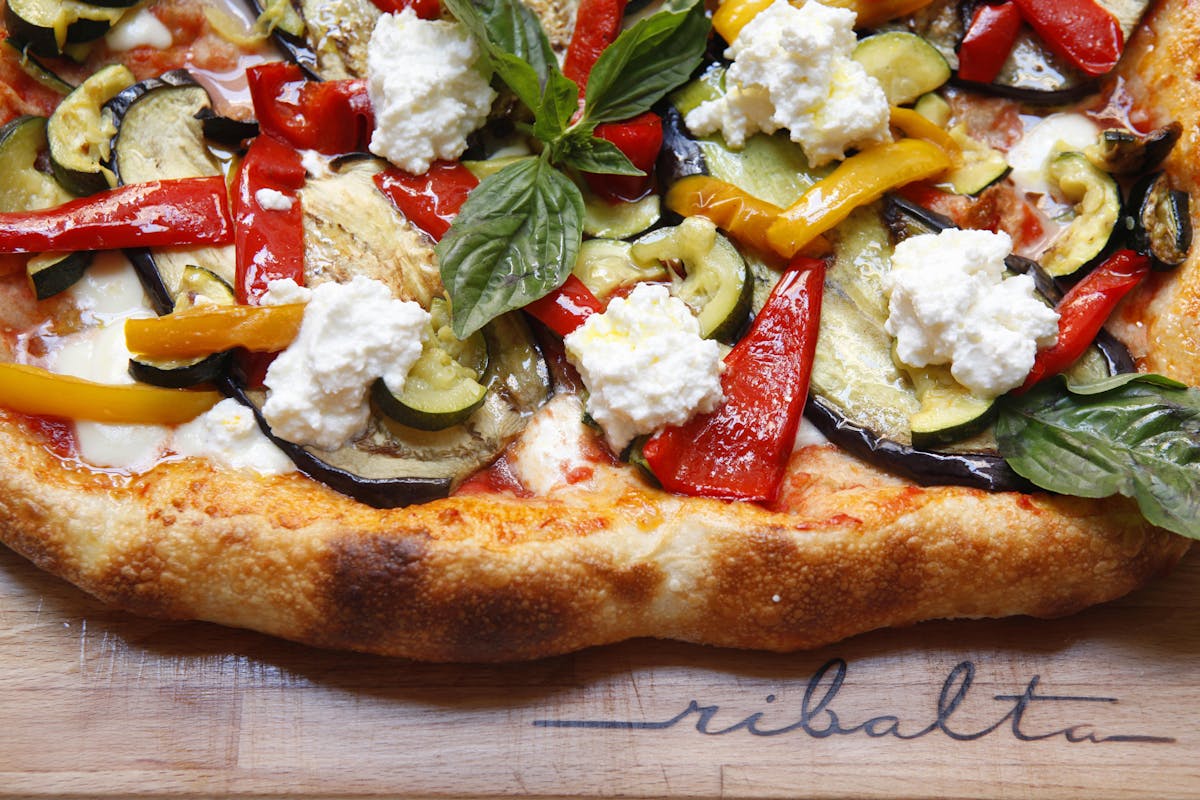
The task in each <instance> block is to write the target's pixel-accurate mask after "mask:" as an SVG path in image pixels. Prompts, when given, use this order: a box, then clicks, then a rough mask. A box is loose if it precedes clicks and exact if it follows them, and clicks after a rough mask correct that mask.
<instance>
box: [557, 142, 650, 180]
mask: <svg viewBox="0 0 1200 800" xmlns="http://www.w3.org/2000/svg"><path fill="white" fill-rule="evenodd" d="M560 158H561V159H562V161H563V162H564V163H566V164H569V165H570V166H572V167H574V168H575V169H577V170H580V171H581V172H596V173H600V174H602V175H645V174H646V173H645V172H643V171H642V170H640V169H638V168H637V167H635V166H634V165H633V162H632V161H630V160H629V157H628V156H626V155H625V154H624V153H622V152H621V149H620V148H619V147H617V146H616V145H615V144H613V143H612V142H610V141H608V140H607V139H601V138H600V137H598V136H589V137H587V138H586V139H584V138H582V137H581V138H579V139H578V140H570V141H569V143H568V146H567V147H566V148H565V150H564V151H563V153H562V155H561V156H560Z"/></svg>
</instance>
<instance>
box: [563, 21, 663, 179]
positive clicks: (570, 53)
mask: <svg viewBox="0 0 1200 800" xmlns="http://www.w3.org/2000/svg"><path fill="white" fill-rule="evenodd" d="M626 2H627V0H582V2H581V3H580V4H579V10H578V11H577V12H576V14H575V32H574V33H573V34H572V36H571V43H570V44H569V45H568V46H567V55H566V57H565V58H564V59H563V74H564V75H566V76H567V77H568V78H570V79H571V80H573V81H575V83H576V85H577V86H579V102H580V103H582V102H583V96H584V94H585V92H586V90H587V82H588V77H589V76H591V74H592V67H594V66H595V65H596V60H597V59H598V58H600V54H601V53H603V52H604V50H605V48H607V47H608V46H609V45H610V44H612V43H613V42H614V41H616V39H617V37H618V36H619V35H620V34H621V21H622V20H623V19H624V17H625V4H626ZM593 133H594V134H595V135H596V136H597V137H599V138H601V139H605V140H607V141H610V142H612V143H613V144H615V145H616V146H617V147H618V149H620V151H621V152H622V153H624V154H625V156H626V157H627V158H628V159H629V160H630V161H631V162H633V165H634V166H635V167H637V168H638V169H640V170H641V171H642V172H644V173H646V174H645V175H600V174H595V173H585V174H584V178H585V180H587V183H588V186H589V187H590V188H591V190H592V191H593V192H595V193H596V194H597V195H599V196H600V197H603V198H605V199H606V200H610V201H613V202H620V201H633V200H640V199H641V198H643V197H645V196H646V193H647V192H649V191H650V187H651V185H652V184H653V179H652V177H651V173H652V172H653V171H654V162H655V161H657V160H658V151H659V150H660V149H662V119H661V118H660V117H659V116H658V115H657V114H655V113H654V112H652V111H647V112H646V113H644V114H641V115H639V116H636V117H634V118H633V119H629V120H622V121H621V122H607V123H604V124H601V125H597V126H596V130H595V131H594V132H593Z"/></svg>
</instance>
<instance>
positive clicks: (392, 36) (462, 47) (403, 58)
mask: <svg viewBox="0 0 1200 800" xmlns="http://www.w3.org/2000/svg"><path fill="white" fill-rule="evenodd" d="M488 79H489V76H488V75H487V74H485V72H484V71H483V70H482V69H481V68H480V65H479V48H478V47H477V46H476V44H475V41H474V39H472V38H471V35H470V34H469V33H468V32H467V30H466V28H464V27H463V26H461V25H459V24H458V23H457V22H451V21H447V20H423V19H419V18H418V17H417V15H416V14H415V13H413V11H412V10H411V9H405V10H404V11H402V12H400V13H399V14H384V15H383V16H382V17H380V18H379V21H378V22H377V23H376V24H375V30H374V32H373V33H372V34H371V40H370V44H369V45H368V47H367V91H368V94H369V95H370V97H371V105H372V107H373V108H374V109H375V132H374V134H373V135H372V136H371V145H370V148H371V152H372V153H374V154H375V155H377V156H382V157H383V158H386V159H387V160H388V161H391V162H392V163H393V164H395V165H396V166H398V167H400V168H401V169H403V170H405V171H407V172H411V173H413V174H414V175H419V174H421V173H423V172H425V171H426V170H428V169H429V165H430V164H431V163H432V162H433V161H434V160H435V159H446V160H453V159H456V158H458V157H459V156H460V155H462V152H463V151H464V150H465V149H466V147H467V135H468V134H469V133H471V132H472V131H474V130H475V129H476V128H479V127H480V126H481V125H483V123H484V122H485V121H486V120H487V114H488V110H489V109H490V108H491V106H492V101H493V100H495V99H496V92H495V91H493V90H492V87H491V86H490V84H489V83H488Z"/></svg>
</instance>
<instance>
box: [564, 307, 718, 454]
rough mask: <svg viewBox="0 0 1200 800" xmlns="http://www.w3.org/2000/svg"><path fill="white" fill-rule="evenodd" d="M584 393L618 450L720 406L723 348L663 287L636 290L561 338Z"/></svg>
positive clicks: (611, 442) (590, 410) (590, 408)
mask: <svg viewBox="0 0 1200 800" xmlns="http://www.w3.org/2000/svg"><path fill="white" fill-rule="evenodd" d="M563 344H564V345H565V346H566V351H567V357H568V358H569V359H570V360H571V363H572V364H574V365H575V367H576V369H578V370H579V374H580V376H581V377H582V378H583V383H584V386H585V387H587V390H588V399H587V410H588V413H589V414H591V415H592V418H593V419H594V420H596V422H598V423H599V424H600V427H602V428H603V429H604V433H605V435H606V437H607V439H608V443H609V444H610V445H612V447H613V448H614V449H616V450H620V449H622V448H624V447H625V445H627V444H629V442H630V441H631V440H632V439H633V437H635V436H638V435H640V434H643V433H651V432H653V431H655V430H657V429H659V428H661V427H662V426H664V425H682V424H683V423H684V422H687V420H688V419H689V418H691V416H692V415H693V414H697V413H707V412H709V411H712V410H713V409H715V408H716V407H717V406H718V405H720V404H721V402H722V401H723V400H724V395H723V394H722V392H721V372H722V370H723V368H724V364H723V363H722V361H721V349H720V346H719V345H718V344H717V343H716V342H715V341H713V340H711V339H704V338H703V337H701V336H700V323H699V321H697V319H696V317H695V316H694V315H693V314H692V312H691V309H689V308H688V307H687V304H686V303H684V302H683V301H682V300H680V299H679V298H677V297H674V296H672V295H671V293H670V292H669V291H668V290H667V288H666V287H665V286H661V285H652V284H645V283H643V284H639V285H638V286H637V287H635V288H634V290H633V291H632V292H631V293H630V294H629V297H628V298H621V297H617V298H614V299H613V300H612V301H611V302H610V303H609V304H608V309H607V310H606V311H605V312H604V313H603V314H593V315H592V316H590V317H588V319H587V321H585V322H584V323H583V324H582V325H580V326H579V328H578V329H577V330H575V331H573V332H572V333H570V334H568V335H567V336H566V338H564V339H563Z"/></svg>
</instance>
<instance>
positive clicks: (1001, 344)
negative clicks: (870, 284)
mask: <svg viewBox="0 0 1200 800" xmlns="http://www.w3.org/2000/svg"><path fill="white" fill-rule="evenodd" d="M1011 252H1012V240H1011V239H1010V238H1009V236H1008V234H1006V233H992V232H990V231H977V230H958V229H950V230H945V231H942V232H941V233H938V234H924V235H921V236H913V237H912V238H909V239H905V240H904V241H903V242H901V243H900V244H898V245H896V251H895V253H894V254H893V256H892V270H891V272H890V273H889V274H888V276H887V279H886V284H887V286H888V289H889V291H890V295H889V301H888V310H889V314H888V319H887V322H886V324H885V325H884V327H885V329H886V330H887V332H888V333H890V334H891V335H892V336H895V337H896V354H897V357H898V358H899V359H900V360H901V361H902V362H904V363H905V364H908V365H909V366H912V367H924V366H928V365H930V364H950V372H951V374H952V375H954V378H955V380H957V381H958V382H959V383H961V384H962V385H964V386H966V387H967V388H969V389H971V390H972V391H973V392H976V393H977V394H981V395H986V396H989V397H995V396H998V395H1000V394H1003V393H1004V392H1007V391H1009V390H1010V389H1014V388H1016V387H1017V386H1020V385H1021V383H1022V381H1024V380H1025V377H1026V376H1027V375H1028V374H1029V370H1030V368H1031V367H1032V366H1033V360H1034V356H1035V355H1036V353H1037V349H1038V347H1039V346H1047V345H1050V344H1053V343H1054V341H1055V339H1056V338H1057V336H1058V314H1057V313H1056V312H1055V311H1054V310H1053V309H1052V308H1049V307H1048V306H1046V305H1045V304H1044V303H1043V302H1042V301H1041V300H1039V299H1038V297H1037V295H1036V293H1035V291H1034V285H1033V278H1032V277H1030V276H1028V275H1012V276H1009V277H1005V276H1004V270H1005V267H1004V258H1005V256H1007V255H1009V254H1010V253H1011Z"/></svg>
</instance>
